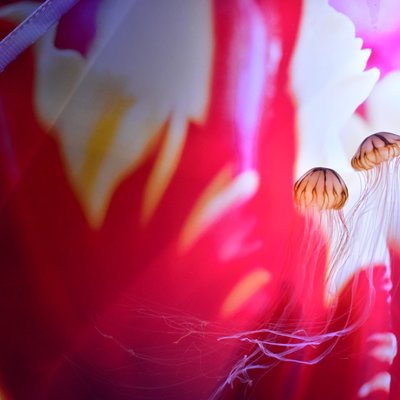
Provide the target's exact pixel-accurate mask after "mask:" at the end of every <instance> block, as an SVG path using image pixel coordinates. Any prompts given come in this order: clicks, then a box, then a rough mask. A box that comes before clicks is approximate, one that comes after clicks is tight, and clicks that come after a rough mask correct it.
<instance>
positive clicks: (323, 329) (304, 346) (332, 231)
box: [218, 167, 356, 393]
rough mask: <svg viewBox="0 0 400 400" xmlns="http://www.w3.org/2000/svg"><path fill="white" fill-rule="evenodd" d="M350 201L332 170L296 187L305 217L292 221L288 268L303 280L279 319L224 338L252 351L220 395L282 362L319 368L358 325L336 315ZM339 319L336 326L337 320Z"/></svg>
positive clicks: (346, 251) (307, 178)
mask: <svg viewBox="0 0 400 400" xmlns="http://www.w3.org/2000/svg"><path fill="white" fill-rule="evenodd" d="M347 199H348V189H347V186H346V184H345V182H344V180H343V179H342V178H341V176H340V175H339V174H338V173H337V172H336V171H334V170H333V169H330V168H322V167H318V168H313V169H311V170H309V171H308V172H306V173H305V174H304V175H303V176H302V177H301V178H300V179H299V180H298V181H297V182H296V183H295V185H294V203H295V205H296V206H297V208H298V210H299V215H300V217H299V219H295V220H294V222H293V224H294V227H293V237H292V239H291V243H290V244H289V246H288V249H287V253H288V259H287V261H286V263H285V265H286V266H287V268H288V270H289V273H292V274H295V276H296V278H297V277H298V279H296V288H293V287H292V288H290V291H291V293H290V296H288V299H287V304H285V306H284V310H283V312H282V314H281V315H279V316H278V317H277V318H275V319H270V320H269V321H268V322H267V323H265V324H263V325H262V326H260V328H259V329H255V330H251V331H246V332H240V333H236V334H233V335H229V336H225V337H221V338H220V340H239V341H240V342H242V343H244V344H247V345H250V350H249V351H246V352H245V353H244V354H243V356H242V357H240V358H239V361H238V362H237V363H236V364H235V366H234V368H232V370H231V371H230V374H229V375H228V377H227V379H226V380H225V381H224V383H223V385H222V387H220V388H219V391H218V393H220V392H221V390H222V388H223V387H224V386H227V385H232V384H233V382H234V381H235V380H238V381H240V382H242V383H249V384H251V378H250V375H251V374H250V372H251V371H253V370H259V369H265V370H267V369H269V368H272V367H273V366H274V365H275V364H276V363H277V362H290V363H298V364H306V365H313V364H316V363H318V362H319V361H321V360H322V359H323V358H324V357H325V356H326V355H327V354H329V353H330V352H331V351H332V349H333V348H334V346H335V345H336V343H337V340H338V339H339V338H340V337H342V336H343V335H345V334H347V333H349V332H351V331H352V330H353V329H354V328H355V327H356V325H355V324H354V323H352V322H350V316H351V314H350V313H349V314H348V315H340V316H339V317H338V315H337V314H336V311H337V308H336V306H337V303H336V298H337V296H335V295H336V294H337V291H336V292H335V290H337V288H336V286H335V285H336V281H338V280H340V279H338V277H339V278H340V274H341V273H342V272H341V271H342V269H343V265H345V263H346V261H347V259H348V255H349V243H350V241H349V234H350V232H349V229H348V226H347V222H346V218H345V215H344V212H343V207H344V205H345V204H346V202H347ZM299 231H301V232H300V235H298V233H299ZM295 232H297V234H295ZM293 266H294V267H293ZM284 275H285V271H282V277H284ZM282 279H284V278H282ZM321 283H322V285H321ZM318 285H319V287H318ZM321 287H322V288H323V290H324V291H325V298H324V295H322V296H316V295H315V294H316V293H315V292H314V290H315V291H318V290H320V289H321ZM299 288H302V289H299ZM320 294H321V292H319V293H318V295H320ZM282 297H284V295H283V293H282ZM320 297H322V300H321V304H318V305H316V303H318V302H317V301H316V300H315V299H316V298H320ZM299 303H301V307H300V310H299V307H298V305H299ZM290 309H295V310H296V312H297V313H298V315H297V317H295V318H293V315H295V314H290V311H288V310H290ZM339 319H340V321H339V324H336V325H335V328H333V327H332V326H333V322H334V321H335V320H336V322H338V321H337V320H339ZM340 322H341V323H342V324H341V325H340ZM338 326H341V328H340V329H339V330H338V329H337V327H338Z"/></svg>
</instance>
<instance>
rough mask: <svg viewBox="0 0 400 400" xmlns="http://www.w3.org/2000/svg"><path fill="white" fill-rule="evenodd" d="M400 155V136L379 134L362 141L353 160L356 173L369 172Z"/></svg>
mask: <svg viewBox="0 0 400 400" xmlns="http://www.w3.org/2000/svg"><path fill="white" fill-rule="evenodd" d="M399 155H400V136H398V135H395V134H394V133H389V132H379V133H374V134H373V135H371V136H368V137H367V138H366V139H364V140H363V141H362V143H361V144H360V146H359V148H358V150H357V151H356V154H355V155H354V157H353V158H352V160H351V166H352V167H353V168H354V169H355V170H356V171H367V170H369V169H371V168H374V167H377V166H378V165H380V164H382V163H383V162H385V161H391V160H392V159H394V158H396V157H398V156H399Z"/></svg>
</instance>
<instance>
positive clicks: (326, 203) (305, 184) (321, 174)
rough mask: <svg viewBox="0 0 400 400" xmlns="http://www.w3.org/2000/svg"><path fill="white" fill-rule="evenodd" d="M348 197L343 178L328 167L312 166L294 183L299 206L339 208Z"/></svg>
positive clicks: (322, 208)
mask: <svg viewBox="0 0 400 400" xmlns="http://www.w3.org/2000/svg"><path fill="white" fill-rule="evenodd" d="M348 197H349V192H348V190H347V186H346V184H345V183H344V181H343V179H342V178H341V177H340V175H339V174H338V173H337V172H335V171H334V170H333V169H330V168H313V169H311V170H310V171H308V172H306V173H305V174H304V175H303V176H302V177H301V178H300V179H299V180H298V181H297V182H296V183H295V185H294V198H295V201H296V204H297V205H298V206H300V207H315V208H317V209H319V210H340V209H342V208H343V206H344V204H345V203H346V201H347V198H348Z"/></svg>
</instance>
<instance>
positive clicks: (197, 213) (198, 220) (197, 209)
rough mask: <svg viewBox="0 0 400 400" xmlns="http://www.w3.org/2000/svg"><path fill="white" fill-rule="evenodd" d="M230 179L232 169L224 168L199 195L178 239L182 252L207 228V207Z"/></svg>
mask: <svg viewBox="0 0 400 400" xmlns="http://www.w3.org/2000/svg"><path fill="white" fill-rule="evenodd" d="M231 179H232V169H231V168H230V167H225V168H223V169H222V170H221V171H220V172H219V173H218V174H217V176H216V177H215V178H214V179H213V180H212V181H211V183H210V184H209V185H208V187H207V188H206V189H205V191H204V192H203V193H202V194H201V196H200V197H199V199H198V201H197V203H196V204H195V206H194V207H193V209H192V211H191V213H190V215H189V217H188V218H187V220H186V223H185V225H184V227H183V229H182V233H181V235H180V239H179V247H180V249H181V250H182V251H185V250H187V249H188V248H189V247H190V246H191V245H192V244H193V242H194V241H195V240H196V239H197V238H198V237H199V236H200V235H201V233H202V232H203V230H204V229H206V228H207V225H208V224H207V223H206V221H205V219H206V217H205V215H206V210H207V208H208V205H209V204H210V203H211V202H212V200H213V199H215V198H216V197H218V195H219V194H220V193H221V192H222V191H223V189H224V188H225V187H226V186H227V185H228V184H229V182H230V180H231Z"/></svg>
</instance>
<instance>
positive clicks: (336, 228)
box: [294, 167, 349, 303]
mask: <svg viewBox="0 0 400 400" xmlns="http://www.w3.org/2000/svg"><path fill="white" fill-rule="evenodd" d="M348 197H349V192H348V189H347V186H346V184H345V182H344V180H343V179H342V177H341V176H340V175H339V174H338V173H337V172H336V171H334V170H333V169H330V168H322V167H318V168H312V169H311V170H309V171H308V172H306V173H305V174H304V175H303V176H302V177H301V178H300V179H298V180H297V182H296V183H295V185H294V200H295V203H296V205H297V206H298V208H299V209H300V210H301V212H302V213H303V215H304V217H305V234H304V239H303V243H302V244H301V245H300V249H301V250H300V251H301V252H302V254H303V257H302V263H303V264H304V265H303V269H304V270H306V271H308V273H310V271H311V272H312V271H314V269H315V268H318V266H317V265H316V263H317V262H318V257H322V255H323V253H327V254H326V256H325V257H326V263H325V264H326V274H325V301H326V303H332V302H333V301H334V299H335V297H336V295H337V288H338V286H340V284H341V281H342V278H341V277H340V274H342V272H343V269H342V268H340V267H341V265H343V264H344V263H345V260H346V256H347V254H348V235H349V232H348V228H347V223H346V220H345V217H344V213H343V206H344V205H345V204H346V201H347V199H348ZM310 246H311V247H310Z"/></svg>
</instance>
